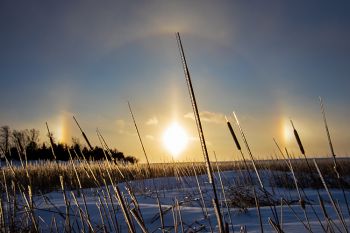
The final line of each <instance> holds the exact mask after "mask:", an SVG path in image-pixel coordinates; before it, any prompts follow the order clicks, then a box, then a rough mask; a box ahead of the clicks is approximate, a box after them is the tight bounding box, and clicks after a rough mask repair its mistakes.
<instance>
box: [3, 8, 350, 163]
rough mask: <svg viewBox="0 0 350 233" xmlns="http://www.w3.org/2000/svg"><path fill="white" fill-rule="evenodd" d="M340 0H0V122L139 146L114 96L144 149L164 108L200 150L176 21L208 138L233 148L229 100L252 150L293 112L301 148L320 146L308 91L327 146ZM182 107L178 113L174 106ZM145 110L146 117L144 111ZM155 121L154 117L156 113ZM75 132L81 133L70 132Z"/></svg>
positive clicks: (260, 149)
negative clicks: (326, 126) (133, 118)
mask: <svg viewBox="0 0 350 233" xmlns="http://www.w3.org/2000/svg"><path fill="white" fill-rule="evenodd" d="M349 12H350V3H348V2H345V1H340V2H329V1H307V2H305V1H249V2H248V1H139V2H130V1H104V2H98V1H74V2H72V1H1V3H0V34H1V36H0V51H1V52H0V83H1V85H0V106H1V114H0V124H1V125H9V126H10V127H11V128H13V129H22V128H37V129H39V130H40V131H41V136H42V140H47V139H45V121H48V123H49V125H51V126H52V131H53V132H54V134H56V138H57V139H58V140H63V141H65V142H67V143H70V139H71V137H73V136H74V137H80V134H79V132H78V131H77V129H76V126H75V125H74V122H73V121H72V115H75V116H76V117H77V118H78V119H79V120H80V121H81V125H82V126H83V128H84V129H86V133H87V134H88V135H90V137H91V140H92V141H93V142H94V143H95V144H97V142H98V141H97V137H96V136H95V129H96V128H97V127H98V128H100V130H101V131H102V133H103V134H104V135H105V137H106V138H107V139H108V141H109V143H110V144H111V146H112V147H116V148H118V149H120V150H121V151H124V152H125V153H126V154H132V155H135V156H137V157H139V158H140V159H142V150H141V148H139V147H138V141H137V137H136V135H135V130H134V129H133V128H132V127H133V125H132V123H131V118H130V115H129V113H128V108H127V104H126V102H127V101H128V100H129V101H131V104H132V106H133V108H134V111H135V115H136V118H137V120H138V123H139V124H140V130H141V133H142V134H143V137H144V138H145V144H146V149H147V148H148V150H149V153H150V154H151V155H152V160H153V161H159V160H163V159H166V158H167V154H168V152H167V151H165V150H164V148H163V146H162V143H161V141H160V138H161V135H162V132H163V131H164V129H165V128H166V127H167V125H169V124H170V123H171V121H172V120H176V121H179V122H180V123H181V124H182V125H183V126H184V127H185V128H186V131H187V132H188V134H189V135H190V137H191V138H192V140H191V142H190V145H189V147H188V148H187V149H186V150H185V151H184V153H183V155H182V157H181V159H185V158H188V159H201V158H202V156H201V155H200V153H201V152H200V146H199V142H198V140H197V134H196V129H195V123H194V121H193V120H192V119H191V118H190V117H188V116H189V115H188V113H190V112H191V110H192V109H191V105H190V101H189V98H188V93H187V87H186V83H185V79H184V75H183V71H182V67H181V63H180V57H179V52H178V48H177V44H176V39H175V32H177V31H179V32H180V33H181V36H182V40H183V45H184V48H185V53H186V56H187V59H188V62H189V65H190V67H189V68H190V72H191V75H192V79H193V80H192V81H193V83H194V87H195V92H196V94H197V98H198V104H199V109H200V111H201V112H203V114H204V115H203V116H206V117H207V118H206V120H205V121H204V122H203V125H204V130H205V135H206V138H207V140H208V142H209V147H210V151H212V150H215V151H216V152H217V154H218V157H219V159H231V158H232V155H233V156H237V152H236V151H235V148H234V147H233V144H232V141H231V138H230V136H229V134H228V130H227V129H226V126H225V122H224V121H223V116H224V115H230V114H231V113H232V111H233V110H234V111H236V113H237V114H238V116H239V117H240V119H241V122H242V126H243V128H244V129H245V130H246V134H247V137H248V140H249V141H250V142H251V144H252V149H253V151H254V154H256V156H257V157H258V156H260V155H267V154H273V153H275V150H276V149H275V148H274V144H273V141H272V137H275V138H277V139H278V140H279V141H280V142H281V144H283V145H285V146H287V147H288V148H290V149H291V150H292V151H293V152H294V153H295V155H298V154H299V152H298V150H297V148H296V145H295V142H294V140H290V139H288V137H287V136H286V135H285V133H284V132H285V130H287V131H288V130H290V128H289V127H290V125H289V123H288V119H289V117H291V118H292V119H293V120H294V122H295V125H296V126H297V127H298V128H299V132H300V134H301V138H302V140H303V141H304V144H305V148H306V151H307V153H309V154H317V155H327V154H328V153H329V150H328V147H327V141H326V136H325V133H324V129H323V125H322V118H321V115H320V110H319V104H318V96H322V97H323V98H324V100H325V104H326V107H327V114H328V118H329V124H330V128H331V133H332V136H333V139H334V143H335V150H336V153H337V154H342V155H347V154H348V152H349V151H348V143H349V140H350V133H349V132H350V131H349V126H348V119H349V115H350V110H349V100H350V92H349V88H350V79H349V77H348V76H349V74H350V44H349V41H350V31H349V26H350V25H349V24H350V14H349ZM186 116H187V117H186ZM150 119H157V120H156V121H153V123H152V124H147V122H150V121H149V120H150ZM155 122H157V123H155ZM81 141H82V139H81Z"/></svg>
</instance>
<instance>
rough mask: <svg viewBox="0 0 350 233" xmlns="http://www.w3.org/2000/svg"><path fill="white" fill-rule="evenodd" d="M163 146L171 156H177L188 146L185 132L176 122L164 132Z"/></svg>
mask: <svg viewBox="0 0 350 233" xmlns="http://www.w3.org/2000/svg"><path fill="white" fill-rule="evenodd" d="M163 144H164V146H165V148H166V149H167V150H168V151H169V152H170V153H171V154H172V155H173V156H178V155H179V154H180V153H181V152H182V151H184V150H185V149H186V146H187V144H188V136H187V133H186V131H185V130H184V129H183V127H181V126H180V125H179V124H178V123H177V122H174V123H172V124H171V125H170V126H169V127H168V128H167V129H166V130H165V131H164V134H163Z"/></svg>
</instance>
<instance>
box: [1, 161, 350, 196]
mask: <svg viewBox="0 0 350 233" xmlns="http://www.w3.org/2000/svg"><path fill="white" fill-rule="evenodd" d="M339 160H340V161H341V165H342V168H344V169H342V170H343V173H344V177H349V175H350V174H349V170H347V169H345V168H347V167H349V166H350V160H349V159H339ZM291 162H292V164H293V167H294V170H295V174H296V176H297V179H298V181H299V183H300V185H301V186H302V187H304V188H307V187H311V188H313V187H322V184H321V183H320V182H319V183H314V182H311V181H310V179H309V176H307V174H309V173H310V172H313V173H316V170H312V171H309V170H308V169H306V168H307V165H306V164H305V163H304V162H303V161H302V160H291ZM256 163H257V168H258V169H259V170H266V169H267V167H268V168H269V170H270V171H271V172H272V174H275V176H274V182H273V183H272V185H273V186H276V187H284V188H293V186H291V185H290V184H292V182H291V181H292V180H291V179H292V178H291V175H290V174H289V170H288V168H287V167H286V166H285V164H284V162H283V161H282V160H269V161H256ZM239 164H240V162H239V161H236V162H218V167H219V169H220V171H232V170H233V171H239V170H240V166H239ZM74 165H75V167H76V171H77V174H78V176H79V178H80V182H81V186H82V188H90V187H97V184H96V181H95V180H94V179H93V177H92V174H94V175H95V178H96V179H97V181H98V183H99V184H102V183H103V180H106V181H107V184H110V179H109V177H108V174H107V169H108V168H110V170H109V173H110V175H111V177H112V178H113V180H114V182H116V183H118V182H123V181H125V180H142V179H148V178H150V176H149V172H148V166H147V165H146V164H135V165H124V164H118V166H117V165H116V164H113V163H110V162H107V161H89V162H84V161H83V162H78V161H74ZM319 167H320V169H321V171H322V173H323V174H325V179H326V180H327V183H328V184H329V187H336V185H337V183H336V177H335V175H334V171H333V167H332V161H331V159H321V160H319ZM150 169H151V171H152V172H151V174H152V175H153V176H154V177H172V176H175V174H176V176H194V175H195V174H194V171H193V167H192V163H176V165H174V164H172V163H154V164H150ZM2 170H3V172H4V173H5V177H6V184H7V185H11V182H12V181H13V180H16V181H17V182H19V183H21V184H22V185H23V186H24V187H27V186H28V185H29V184H31V186H32V189H33V190H35V192H39V191H40V192H42V193H45V192H50V191H54V190H60V187H61V184H60V178H59V176H60V175H61V176H63V177H64V178H65V180H66V188H67V189H69V190H72V189H76V188H77V187H79V184H78V180H77V178H76V174H75V172H74V169H73V166H72V161H70V162H64V163H56V162H52V161H42V162H40V163H33V164H32V163H28V165H27V166H25V167H22V166H12V167H9V166H5V167H3V168H2ZM119 170H120V171H121V172H122V173H123V175H124V177H125V178H123V177H122V176H121V174H120V171H119ZM213 170H214V171H216V170H217V168H216V167H213ZM196 172H197V175H202V174H205V173H206V167H205V164H204V163H196ZM28 177H30V179H29V178H28ZM1 182H2V185H1V187H0V189H1V190H2V192H4V191H5V190H4V181H1ZM345 187H346V188H350V185H349V184H348V183H345Z"/></svg>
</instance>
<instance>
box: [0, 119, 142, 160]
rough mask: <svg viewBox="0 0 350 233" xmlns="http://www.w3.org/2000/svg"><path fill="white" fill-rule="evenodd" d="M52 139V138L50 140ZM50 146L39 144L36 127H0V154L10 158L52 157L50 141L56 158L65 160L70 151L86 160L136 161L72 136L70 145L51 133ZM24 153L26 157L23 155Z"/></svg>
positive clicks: (121, 153) (133, 158)
mask: <svg viewBox="0 0 350 233" xmlns="http://www.w3.org/2000/svg"><path fill="white" fill-rule="evenodd" d="M51 139H52V140H51ZM51 139H50V143H49V145H50V146H47V145H46V144H45V143H43V144H41V145H40V140H39V131H38V130H36V129H30V130H28V129H26V130H13V131H12V132H11V131H10V127H8V126H2V127H0V155H1V154H3V153H8V154H9V155H11V156H10V158H11V159H16V160H18V159H20V158H22V159H28V160H36V159H44V160H46V159H53V156H52V151H51V143H52V146H53V148H54V152H55V155H56V159H57V160H63V161H67V160H69V159H70V156H69V151H68V150H70V152H71V155H72V158H73V159H75V158H76V157H77V156H79V157H81V156H83V155H84V156H85V158H86V159H87V160H90V161H91V160H104V159H106V157H107V159H108V160H112V161H114V162H122V163H131V164H133V163H137V162H138V160H137V159H136V158H135V157H133V156H127V157H125V156H124V154H123V152H120V151H118V150H116V149H111V150H110V149H108V150H104V149H103V148H101V147H97V146H96V147H95V148H93V149H92V150H90V149H88V148H87V147H86V146H84V147H83V146H82V145H81V143H80V141H79V139H78V138H74V137H73V138H72V145H71V146H68V145H67V144H62V143H58V144H56V143H55V142H54V139H53V137H52V135H51ZM6 151H7V152H6ZM25 155H26V157H25Z"/></svg>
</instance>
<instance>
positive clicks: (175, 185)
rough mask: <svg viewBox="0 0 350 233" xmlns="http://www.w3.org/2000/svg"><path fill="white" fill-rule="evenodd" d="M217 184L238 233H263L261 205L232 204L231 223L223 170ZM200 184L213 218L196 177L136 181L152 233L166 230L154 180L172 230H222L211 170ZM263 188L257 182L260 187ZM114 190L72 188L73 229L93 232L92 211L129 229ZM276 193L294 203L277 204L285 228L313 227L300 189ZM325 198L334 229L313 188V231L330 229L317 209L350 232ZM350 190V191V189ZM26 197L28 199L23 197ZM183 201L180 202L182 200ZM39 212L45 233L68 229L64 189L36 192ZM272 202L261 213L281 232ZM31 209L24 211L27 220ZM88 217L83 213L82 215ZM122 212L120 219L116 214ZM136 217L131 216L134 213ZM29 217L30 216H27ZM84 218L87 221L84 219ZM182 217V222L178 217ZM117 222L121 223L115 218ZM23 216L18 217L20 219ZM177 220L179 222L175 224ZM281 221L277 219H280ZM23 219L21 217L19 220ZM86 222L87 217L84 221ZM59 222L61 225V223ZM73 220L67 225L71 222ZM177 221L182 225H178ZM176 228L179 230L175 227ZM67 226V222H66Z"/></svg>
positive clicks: (100, 227) (97, 222) (97, 225)
mask: <svg viewBox="0 0 350 233" xmlns="http://www.w3.org/2000/svg"><path fill="white" fill-rule="evenodd" d="M221 175H222V179H223V183H224V187H225V194H226V197H227V199H228V200H229V198H228V197H229V196H230V195H229V194H230V188H233V189H235V188H236V189H238V188H239V187H237V186H232V184H233V183H234V180H235V179H236V178H237V176H238V174H237V172H235V171H225V172H222V173H221ZM215 177H216V184H217V187H218V188H219V190H218V193H219V197H220V203H221V204H222V205H221V212H222V213H223V216H224V220H225V222H227V223H229V225H230V226H229V230H230V232H232V229H233V230H234V231H235V232H239V231H240V229H241V228H244V227H245V228H246V230H247V231H248V232H260V224H259V217H258V214H257V209H256V208H255V207H251V208H247V209H246V210H245V211H242V210H240V209H238V208H233V207H232V208H230V212H231V219H232V223H233V227H232V226H231V224H230V218H229V216H228V211H227V208H226V206H225V202H224V197H223V192H222V190H221V189H220V182H219V180H218V174H217V173H216V174H215ZM198 178H199V183H200V185H201V188H202V190H201V191H202V192H203V197H204V199H205V206H206V207H207V211H208V216H209V218H204V216H205V215H204V213H205V208H203V206H202V204H201V198H200V195H199V189H198V186H197V183H196V179H195V177H180V178H175V177H168V178H156V179H154V183H153V182H152V180H140V181H132V182H131V185H132V188H133V190H134V192H135V193H136V198H137V200H138V202H139V206H140V210H141V214H142V217H143V220H144V222H145V227H146V229H147V231H148V232H161V227H160V226H161V222H160V219H159V218H158V213H159V211H158V205H157V199H156V192H155V188H154V185H155V186H156V187H157V189H158V190H159V192H158V195H159V198H160V202H161V206H162V209H163V214H164V226H165V228H166V230H167V231H168V232H174V231H175V230H176V231H178V232H182V231H184V232H211V230H212V231H214V232H217V231H218V228H217V222H216V217H215V213H214V209H213V208H212V204H211V198H212V192H211V189H210V187H211V186H210V185H209V184H208V183H207V177H206V176H205V175H202V176H199V177H198ZM118 186H119V189H120V191H121V192H122V193H123V196H124V198H125V200H127V202H128V203H130V197H129V195H128V194H127V191H126V189H125V184H124V183H121V184H118ZM256 187H257V186H256ZM241 188H242V189H241V190H242V192H243V190H248V189H249V187H245V188H244V187H241ZM109 189H110V191H111V194H112V202H113V205H112V204H111V201H110V200H109V198H108V195H107V189H106V187H102V188H94V189H84V190H83V191H82V193H83V195H81V194H80V195H79V194H78V193H77V191H76V190H72V191H69V190H66V192H65V193H66V196H67V201H68V202H69V208H68V210H69V216H70V218H69V220H70V225H71V227H72V228H71V229H70V230H71V231H73V232H79V231H80V232H81V231H83V230H84V229H85V231H88V227H89V226H88V223H87V222H86V221H85V219H87V217H86V213H87V212H88V214H89V216H90V219H91V227H92V228H93V229H94V231H96V232H114V231H115V229H116V228H118V229H117V230H119V231H120V232H127V231H128V228H127V225H126V222H125V218H124V216H123V214H122V211H121V209H120V207H119V205H118V201H117V199H116V197H115V195H114V193H115V192H114V191H113V189H112V187H111V186H109ZM267 189H268V191H269V192H270V193H273V197H274V200H276V201H277V202H278V203H280V200H281V198H284V199H286V200H288V201H293V200H294V201H295V202H290V206H288V205H286V204H284V205H283V206H281V205H280V204H278V205H276V212H277V213H278V221H279V222H280V223H281V225H282V229H283V231H284V232H308V230H307V229H306V227H305V226H304V225H303V224H302V223H301V221H303V222H304V224H305V225H307V222H306V220H305V215H304V212H303V210H302V208H301V207H300V205H299V204H298V200H299V197H298V193H297V192H296V190H295V189H293V190H288V189H282V188H277V189H276V188H274V190H272V189H271V188H270V187H267ZM319 192H320V194H321V196H322V198H323V199H324V202H325V207H326V208H325V209H326V212H327V214H328V215H329V219H330V222H331V224H330V225H331V228H329V226H328V225H329V224H328V223H327V221H326V220H325V216H324V212H323V211H322V209H321V207H320V205H319V199H318V195H317V191H316V190H311V189H307V190H305V194H306V196H307V198H308V199H309V201H310V202H311V204H312V208H311V206H310V205H308V204H307V205H306V213H307V216H308V218H309V222H310V225H311V230H312V232H324V229H322V226H321V224H320V223H319V221H318V219H317V217H316V215H315V213H316V214H317V216H318V218H319V219H320V220H321V222H322V224H323V226H324V228H325V230H326V231H328V232H332V231H333V232H340V231H341V232H345V230H344V229H343V226H342V224H341V222H340V221H339V218H338V216H337V214H336V212H335V211H334V209H333V207H332V204H331V202H330V199H329V197H328V195H327V192H326V191H325V190H324V189H322V190H320V191H319ZM72 193H74V195H75V196H76V197H77V202H78V204H79V206H80V210H81V211H79V208H77V206H76V203H75V201H74V199H73V196H72ZM331 193H332V195H333V197H334V199H335V200H336V201H337V202H338V205H339V206H340V208H341V210H342V213H343V215H344V216H343V217H344V219H346V224H347V225H348V226H349V225H350V221H349V215H348V212H347V210H346V205H345V201H344V198H343V196H342V192H341V191H340V190H331ZM346 194H347V195H348V194H349V193H348V192H346ZM83 196H85V198H86V206H87V211H86V209H85V207H84V199H83ZM22 200H23V198H22ZM176 201H178V203H179V205H178V206H177V205H176ZM33 202H34V205H33V206H34V208H33V209H34V210H35V216H36V217H37V221H38V223H39V230H40V231H42V232H50V231H51V232H56V227H57V229H58V230H59V232H64V231H65V227H64V226H65V223H66V221H67V219H66V211H67V209H66V204H65V201H64V196H63V192H62V191H56V192H51V193H47V194H45V195H36V196H34V199H33ZM113 207H114V208H115V211H116V212H115V213H116V215H114V214H113V213H114V212H113ZM271 209H272V208H271V207H269V206H267V207H261V216H262V222H263V229H264V232H275V231H274V229H273V228H272V226H271V225H270V224H269V222H268V219H269V218H271V219H273V220H274V218H273V214H272V211H271ZM27 214H28V213H25V212H22V215H21V216H22V217H23V219H24V218H25V216H26V215H27ZM80 214H81V215H82V216H81V215H80ZM115 216H116V218H115V219H113V218H114V217H115ZM130 216H131V215H130ZM26 219H28V218H26ZM81 219H83V221H81ZM131 219H133V220H132V221H133V222H134V225H135V229H136V231H137V232H142V231H141V228H140V227H139V226H138V225H137V223H136V222H135V220H134V218H132V217H131ZM175 219H177V221H176V220H175ZM115 220H116V222H117V224H118V225H117V224H115V223H113V222H115ZM17 221H18V220H17ZM174 221H176V222H177V224H175V223H174ZM274 221H275V220H274ZM19 222H20V221H19ZM81 222H84V225H85V226H83V225H82V224H81ZM56 225H57V226H56ZM66 225H67V224H66ZM174 225H177V226H175V227H174ZM175 228H176V229H175ZM66 230H67V227H66Z"/></svg>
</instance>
